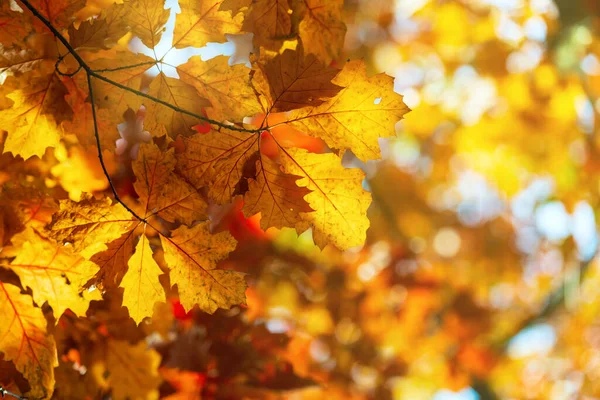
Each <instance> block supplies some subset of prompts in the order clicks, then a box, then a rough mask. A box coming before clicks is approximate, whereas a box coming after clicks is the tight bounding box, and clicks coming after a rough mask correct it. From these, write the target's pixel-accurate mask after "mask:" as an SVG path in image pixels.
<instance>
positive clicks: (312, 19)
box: [299, 0, 346, 64]
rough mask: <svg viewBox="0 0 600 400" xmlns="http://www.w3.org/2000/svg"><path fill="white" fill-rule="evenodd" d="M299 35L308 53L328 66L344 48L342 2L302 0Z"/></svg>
mask: <svg viewBox="0 0 600 400" xmlns="http://www.w3.org/2000/svg"><path fill="white" fill-rule="evenodd" d="M300 4H302V5H304V7H302V8H301V11H300V13H305V15H304V18H303V19H302V21H301V22H300V27H299V33H300V39H302V43H304V45H305V46H306V51H307V52H308V53H311V54H314V55H315V56H316V57H317V58H318V59H319V60H321V61H322V62H324V63H326V64H329V63H330V62H331V60H335V59H337V58H338V57H339V55H340V52H341V50H342V48H343V47H344V37H345V35H346V25H345V24H344V22H343V20H342V6H343V5H344V2H343V0H303V2H301V3H300Z"/></svg>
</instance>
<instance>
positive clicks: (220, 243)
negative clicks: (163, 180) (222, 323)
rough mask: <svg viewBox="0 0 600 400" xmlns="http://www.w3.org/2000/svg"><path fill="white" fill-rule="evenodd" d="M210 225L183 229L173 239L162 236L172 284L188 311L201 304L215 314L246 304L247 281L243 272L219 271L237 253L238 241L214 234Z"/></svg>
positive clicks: (222, 234) (174, 234) (203, 224)
mask: <svg viewBox="0 0 600 400" xmlns="http://www.w3.org/2000/svg"><path fill="white" fill-rule="evenodd" d="M209 225H210V222H208V221H206V222H202V223H200V224H198V225H196V226H194V227H192V228H189V229H188V228H186V227H181V228H179V229H177V230H175V231H174V232H173V236H172V237H171V238H167V237H165V236H161V242H162V245H163V249H164V251H165V260H166V262H167V265H168V266H169V268H170V270H171V272H170V274H169V276H170V277H171V284H172V285H177V290H178V292H179V298H180V301H181V304H182V305H183V307H184V308H185V310H186V311H189V310H190V309H192V307H193V306H194V305H196V304H197V305H198V306H199V307H200V309H201V310H202V311H205V312H208V313H211V314H212V313H214V312H215V311H216V310H217V308H230V307H231V306H234V305H237V304H245V301H246V296H245V294H244V293H245V291H246V281H245V278H244V274H242V273H240V272H236V271H228V270H222V269H217V268H216V267H217V263H218V262H219V261H220V260H222V259H224V258H225V257H227V255H228V254H229V253H230V252H231V251H233V249H235V246H236V241H235V239H234V238H233V237H232V236H231V235H230V234H229V232H221V233H217V234H211V233H210V231H209Z"/></svg>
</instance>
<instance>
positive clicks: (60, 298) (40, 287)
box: [9, 228, 101, 319]
mask: <svg viewBox="0 0 600 400" xmlns="http://www.w3.org/2000/svg"><path fill="white" fill-rule="evenodd" d="M15 240H17V241H22V242H23V246H22V251H21V252H20V253H19V254H18V255H17V257H16V258H15V259H14V260H13V261H12V262H11V263H10V265H9V267H10V268H11V269H12V270H13V271H14V272H15V273H16V274H17V275H18V276H19V278H20V279H21V284H22V285H23V286H24V287H30V288H31V289H32V290H33V299H34V300H35V301H36V303H37V304H40V305H42V304H44V302H46V301H47V302H48V304H49V305H50V307H52V310H53V311H54V316H55V318H56V319H58V318H60V316H61V315H62V314H63V313H64V312H65V311H66V310H67V309H70V310H71V311H73V312H74V313H75V315H78V316H84V315H85V313H86V311H87V309H88V307H89V303H90V301H91V300H100V298H101V296H100V292H99V291H97V290H96V291H92V292H87V291H85V292H83V293H80V292H79V289H80V288H81V286H82V285H83V284H84V283H85V282H86V281H87V280H88V279H89V278H90V277H91V276H92V275H94V274H95V273H96V271H97V270H98V267H97V266H96V265H95V264H94V263H92V262H90V261H87V260H85V259H84V258H83V257H81V256H80V255H79V254H76V253H74V252H73V250H72V248H71V246H63V245H59V244H56V243H53V242H52V241H50V240H48V239H46V238H44V237H43V236H41V235H40V234H39V233H37V232H36V231H34V230H33V229H31V228H28V229H26V230H25V231H24V232H22V233H20V234H18V235H17V236H16V237H15Z"/></svg>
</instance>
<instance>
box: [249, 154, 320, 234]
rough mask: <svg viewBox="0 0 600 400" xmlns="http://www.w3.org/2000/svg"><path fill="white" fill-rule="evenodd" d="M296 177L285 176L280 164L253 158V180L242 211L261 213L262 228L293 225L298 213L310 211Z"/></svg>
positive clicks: (305, 193) (298, 216)
mask: <svg viewBox="0 0 600 400" xmlns="http://www.w3.org/2000/svg"><path fill="white" fill-rule="evenodd" d="M298 179H300V176H294V175H286V174H284V173H283V172H282V170H281V166H280V165H278V164H276V163H274V162H273V161H271V160H270V159H269V158H267V157H261V158H260V160H259V161H256V179H249V181H248V186H249V190H248V192H247V193H246V195H245V196H244V209H243V210H244V214H246V215H248V216H252V215H254V214H256V213H260V214H261V219H260V225H261V227H262V228H263V229H267V228H270V227H276V228H283V227H286V226H296V224H298V223H299V222H300V221H301V217H300V213H303V212H311V211H313V209H312V208H311V207H310V206H309V205H308V203H307V202H306V200H304V196H306V195H307V194H308V193H310V190H308V189H307V188H305V187H298V186H297V185H296V181H297V180H298Z"/></svg>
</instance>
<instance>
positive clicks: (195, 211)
mask: <svg viewBox="0 0 600 400" xmlns="http://www.w3.org/2000/svg"><path fill="white" fill-rule="evenodd" d="M175 163H176V159H175V153H174V149H170V150H167V151H166V152H163V151H161V150H160V149H159V148H158V146H156V145H155V144H144V145H142V146H140V152H139V154H138V157H137V160H136V161H135V162H134V163H133V171H134V173H135V175H136V177H137V180H136V182H135V183H134V188H135V191H136V193H137V194H138V195H139V196H140V202H141V203H142V205H143V206H144V218H149V217H151V216H153V215H157V216H159V217H161V218H163V219H166V220H168V221H179V222H183V223H185V224H188V225H191V224H192V223H193V222H194V221H198V220H204V219H206V206H207V204H206V201H205V200H204V198H203V197H202V196H201V194H200V193H199V192H198V191H197V190H196V188H195V187H193V186H192V185H190V183H188V182H187V181H186V180H185V179H183V178H182V177H181V176H179V175H177V174H176V173H175V172H174V168H175Z"/></svg>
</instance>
